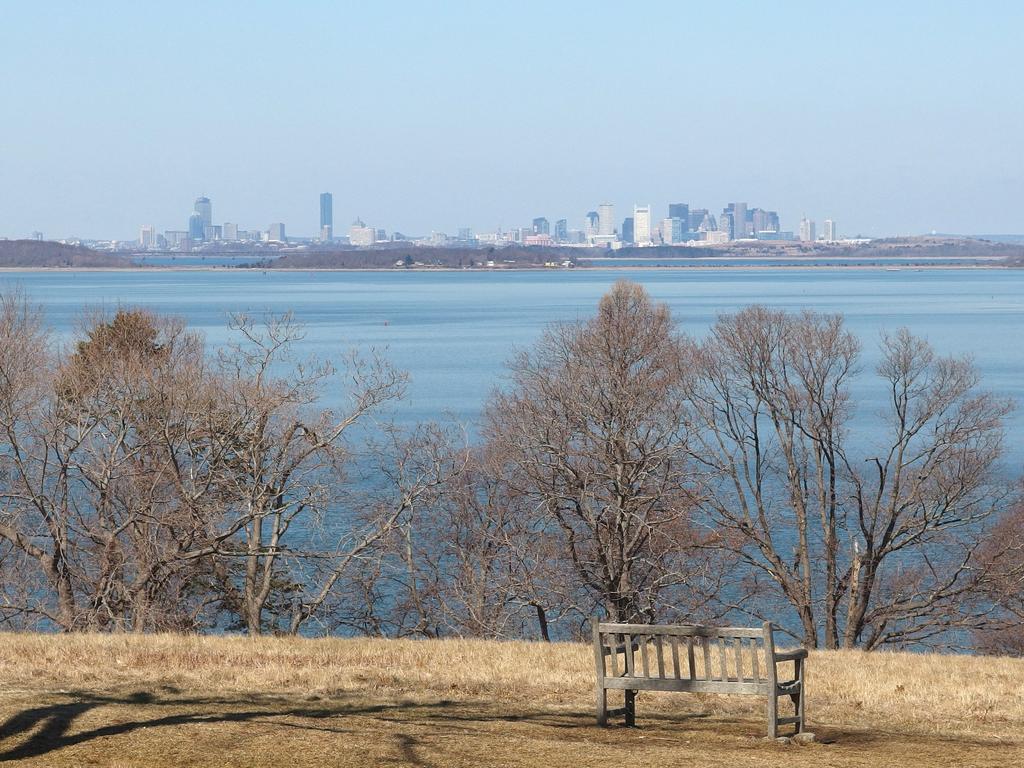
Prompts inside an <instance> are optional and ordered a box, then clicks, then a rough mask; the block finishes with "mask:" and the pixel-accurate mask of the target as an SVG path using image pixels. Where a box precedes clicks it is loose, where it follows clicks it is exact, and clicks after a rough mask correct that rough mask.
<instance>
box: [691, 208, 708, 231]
mask: <svg viewBox="0 0 1024 768" xmlns="http://www.w3.org/2000/svg"><path fill="white" fill-rule="evenodd" d="M707 215H708V209H707V208H692V209H690V226H689V230H690V231H691V232H697V231H699V230H700V228H701V225H703V224H704V219H705V218H706V217H707ZM705 229H706V225H705Z"/></svg>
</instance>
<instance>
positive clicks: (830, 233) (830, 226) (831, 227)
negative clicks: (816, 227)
mask: <svg viewBox="0 0 1024 768" xmlns="http://www.w3.org/2000/svg"><path fill="white" fill-rule="evenodd" d="M823 236H824V238H825V239H826V240H828V241H829V242H830V243H832V242H835V241H836V240H838V239H839V237H838V236H837V235H836V223H835V222H834V221H833V220H832V219H825V231H824V232H823Z"/></svg>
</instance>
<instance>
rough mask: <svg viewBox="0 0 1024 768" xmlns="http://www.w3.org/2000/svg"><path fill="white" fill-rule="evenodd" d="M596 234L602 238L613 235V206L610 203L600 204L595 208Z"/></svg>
mask: <svg viewBox="0 0 1024 768" xmlns="http://www.w3.org/2000/svg"><path fill="white" fill-rule="evenodd" d="M597 217H598V226H599V229H598V232H597V234H599V235H601V236H602V237H610V236H612V235H614V234H615V206H614V205H612V204H611V203H601V204H600V205H599V206H597Z"/></svg>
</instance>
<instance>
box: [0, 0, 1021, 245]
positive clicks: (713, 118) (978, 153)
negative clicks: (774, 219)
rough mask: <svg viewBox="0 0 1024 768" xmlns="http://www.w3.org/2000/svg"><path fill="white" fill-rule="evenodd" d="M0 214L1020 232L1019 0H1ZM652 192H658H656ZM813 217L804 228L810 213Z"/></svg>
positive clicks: (24, 223)
mask: <svg viewBox="0 0 1024 768" xmlns="http://www.w3.org/2000/svg"><path fill="white" fill-rule="evenodd" d="M0 18H2V21H0V25H2V31H3V37H2V45H0V77H2V80H0V82H2V83H3V88H2V91H0V96H2V102H0V104H2V106H0V236H7V237H24V236H27V235H28V234H29V233H30V232H31V231H32V230H41V231H43V232H44V234H46V236H48V237H65V236H70V235H77V236H80V237H104V236H109V237H119V238H134V237H136V236H137V234H138V228H139V225H141V224H146V223H151V224H154V225H156V226H157V227H158V228H159V229H160V230H163V229H181V228H184V226H185V223H186V220H187V217H188V214H189V212H190V209H191V205H192V200H193V199H194V198H195V197H196V196H197V195H199V194H207V195H209V196H210V197H211V198H212V200H213V205H214V219H215V220H216V221H233V222H237V223H238V224H240V225H241V226H242V227H243V228H250V227H251V228H266V227H267V225H268V224H269V223H270V222H272V221H284V222H285V223H286V224H287V226H288V231H289V233H290V234H298V235H301V234H313V233H314V232H315V231H316V229H317V225H318V221H317V216H318V200H317V196H318V194H319V193H320V192H322V191H332V192H333V193H334V200H335V202H334V207H335V225H336V229H339V230H340V229H344V228H345V227H346V226H347V224H348V223H349V222H350V221H351V220H352V219H354V218H355V217H356V216H357V215H358V216H360V217H362V218H363V219H364V220H366V221H367V222H368V223H371V224H372V225H374V226H378V227H385V228H387V229H388V230H395V229H397V230H399V231H402V232H406V233H409V234H421V233H426V232H429V231H430V230H432V229H434V230H440V231H447V232H450V233H454V232H455V230H456V229H457V228H458V227H460V226H471V227H473V228H475V229H476V230H478V231H485V230H488V229H492V228H494V227H497V226H504V227H506V228H507V227H512V226H521V225H525V224H527V223H528V222H529V219H531V218H532V217H533V216H538V215H544V216H547V217H548V218H549V219H551V220H554V219H557V218H562V217H565V218H567V219H568V220H569V222H570V226H571V227H578V226H581V224H582V219H583V216H584V214H585V213H586V211H588V210H590V209H592V208H594V207H596V205H597V204H598V203H599V202H602V201H604V200H609V201H611V202H614V203H615V204H616V207H617V210H616V213H617V215H618V217H619V218H620V219H621V218H622V217H623V216H625V215H626V214H627V209H631V206H632V205H633V203H640V204H646V203H650V204H652V205H654V206H655V210H656V212H659V211H663V210H664V207H665V206H666V205H667V204H668V203H669V202H673V201H677V200H678V201H682V202H689V203H690V204H691V205H696V206H701V207H708V208H711V209H713V210H714V211H716V212H717V211H718V210H720V209H721V208H722V207H723V206H724V205H725V204H727V203H728V202H730V201H733V200H739V201H746V202H748V203H749V204H750V205H759V206H762V207H766V208H774V209H777V210H778V211H779V213H780V215H781V216H782V218H783V225H784V226H785V227H787V228H793V229H796V227H797V220H798V219H799V217H800V216H801V214H804V213H806V214H807V215H808V216H811V217H812V218H816V219H818V220H819V222H820V221H821V219H823V218H825V217H827V216H832V217H834V218H835V219H836V220H837V221H838V223H839V228H840V232H841V234H844V235H853V234H857V233H862V234H865V235H881V234H889V233H921V232H926V231H929V230H933V229H936V230H940V231H952V232H974V233H982V232H991V233H995V232H999V233H1004V232H1024V52H1022V48H1021V44H1020V34H1021V29H1022V23H1024V4H1021V3H1011V2H983V3H978V2H973V3H968V2H927V3H926V2H900V3H881V2H857V3H854V2H849V3H846V2H837V3H821V2H815V3H811V2H779V3H763V2H762V3H753V2H751V3H745V2H735V1H734V2H730V3H722V2H715V3H692V4H691V3H681V2H656V1H650V2H646V3H643V4H627V3H602V2H594V1H592V2H586V3H576V2H559V3H542V2H516V3H490V2H476V3H454V2H453V3H397V2H391V3H388V2H372V3H369V2H361V3H353V4H346V3H327V2H296V3H288V4H286V3H274V4H272V3H261V2H205V3H198V2H197V3H193V2H175V3H173V4H171V3H161V4H159V5H158V4H156V3H107V2H89V3H72V2H53V3H47V4H43V3H27V2H9V1H7V0H0ZM659 215H663V214H660V213H659ZM819 227H820V223H819Z"/></svg>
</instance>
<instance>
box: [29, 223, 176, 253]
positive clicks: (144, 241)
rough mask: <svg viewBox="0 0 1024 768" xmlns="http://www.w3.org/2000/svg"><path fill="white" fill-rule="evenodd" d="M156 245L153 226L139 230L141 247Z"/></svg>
mask: <svg viewBox="0 0 1024 768" xmlns="http://www.w3.org/2000/svg"><path fill="white" fill-rule="evenodd" d="M40 239H42V238H40ZM155 245H156V227H154V226H153V225H152V224H144V225H143V226H142V228H141V229H140V230H139V247H140V248H152V247H153V246H155Z"/></svg>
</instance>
